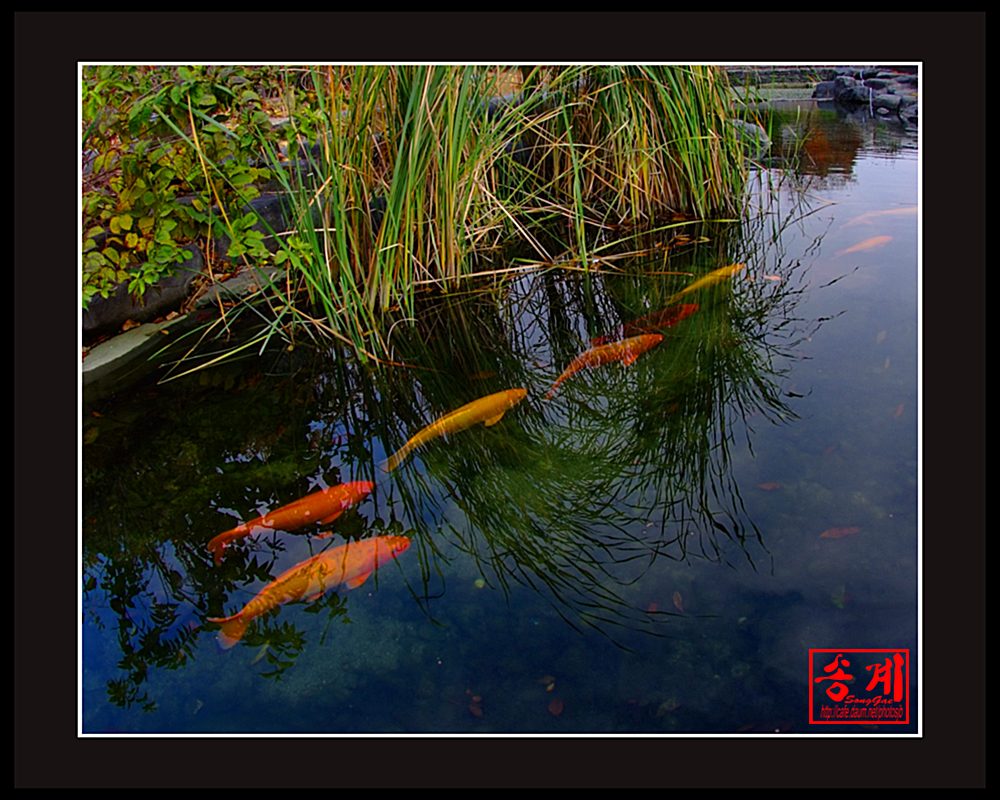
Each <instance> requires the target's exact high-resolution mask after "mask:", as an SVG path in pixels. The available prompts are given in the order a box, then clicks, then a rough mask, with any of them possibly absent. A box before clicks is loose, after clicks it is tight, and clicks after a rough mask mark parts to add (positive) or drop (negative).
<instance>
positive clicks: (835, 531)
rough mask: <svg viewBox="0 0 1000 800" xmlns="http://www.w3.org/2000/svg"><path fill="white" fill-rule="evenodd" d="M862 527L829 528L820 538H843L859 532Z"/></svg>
mask: <svg viewBox="0 0 1000 800" xmlns="http://www.w3.org/2000/svg"><path fill="white" fill-rule="evenodd" d="M860 530H861V528H829V529H827V530H825V531H823V533H821V534H820V537H819V538H820V539H843V538H844V537H845V536H850V535H851V534H852V533H857V532H858V531H860Z"/></svg>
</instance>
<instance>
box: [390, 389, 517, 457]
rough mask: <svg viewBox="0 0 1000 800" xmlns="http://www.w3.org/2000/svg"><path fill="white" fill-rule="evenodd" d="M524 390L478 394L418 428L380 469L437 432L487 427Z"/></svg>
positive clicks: (492, 423)
mask: <svg viewBox="0 0 1000 800" xmlns="http://www.w3.org/2000/svg"><path fill="white" fill-rule="evenodd" d="M527 393H528V390H527V389H507V390H506V391H503V392H497V393H496V394H491V395H487V396H486V397H480V398H479V399H478V400H473V401H472V402H471V403H466V404H465V405H464V406H462V407H461V408H456V409H455V410H454V411H451V412H449V413H447V414H445V415H444V416H443V417H441V418H440V419H437V420H435V421H434V422H432V423H431V424H430V425H428V426H427V427H426V428H423V429H422V430H420V431H418V432H417V433H416V435H415V436H413V438H412V439H410V440H409V441H408V442H407V443H406V444H404V445H403V446H402V447H400V448H399V450H397V451H396V452H395V453H393V454H392V455H391V456H390V457H389V458H388V459H386V462H385V464H383V465H382V469H384V470H385V471H386V472H392V471H393V470H394V469H396V467H398V466H399V465H400V464H402V463H403V459H405V458H406V456H407V455H409V453H410V451H411V450H415V449H416V448H418V447H420V446H421V445H423V444H425V443H427V442H429V441H430V440H431V439H435V438H437V437H438V436H444V435H446V434H449V433H454V432H455V431H464V430H465V429H466V428H471V427H472V426H473V425H475V424H476V423H477V422H482V423H484V424H485V425H486V426H487V427H489V426H490V425H495V424H496V423H498V422H499V421H500V418H501V417H502V416H503V415H504V414H505V413H507V409H509V408H512V407H514V406H515V405H517V404H518V403H520V402H521V401H522V400H523V399H524V396H525V395H526V394H527Z"/></svg>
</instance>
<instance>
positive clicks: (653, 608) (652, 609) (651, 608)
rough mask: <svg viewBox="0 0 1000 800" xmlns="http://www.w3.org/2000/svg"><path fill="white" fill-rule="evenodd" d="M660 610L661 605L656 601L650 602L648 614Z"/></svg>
mask: <svg viewBox="0 0 1000 800" xmlns="http://www.w3.org/2000/svg"><path fill="white" fill-rule="evenodd" d="M659 610H660V607H659V606H658V605H657V604H656V603H650V604H649V607H648V608H647V609H646V613H647V614H655V613H656V612H657V611H659Z"/></svg>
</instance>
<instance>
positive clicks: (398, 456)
mask: <svg viewBox="0 0 1000 800" xmlns="http://www.w3.org/2000/svg"><path fill="white" fill-rule="evenodd" d="M412 449H413V448H412V447H411V446H410V445H409V443H407V444H404V445H403V446H402V447H400V448H399V450H397V451H396V452H395V453H393V454H392V455H391V456H389V458H387V459H386V461H385V463H384V464H383V465H382V469H383V470H385V471H386V472H392V471H393V470H394V469H396V467H398V466H399V465H400V464H402V463H403V459H405V458H406V457H407V456H408V455H409V454H410V450H412Z"/></svg>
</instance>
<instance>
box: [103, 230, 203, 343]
mask: <svg viewBox="0 0 1000 800" xmlns="http://www.w3.org/2000/svg"><path fill="white" fill-rule="evenodd" d="M183 249H184V250H186V251H187V252H188V253H190V257H189V258H188V260H187V261H184V262H181V263H179V264H177V265H176V266H175V267H174V272H173V274H171V275H167V276H164V277H162V278H160V280H159V281H158V282H157V284H156V286H151V287H149V288H148V289H147V290H146V291H145V293H144V294H143V295H142V297H141V298H140V299H139V300H136V299H135V298H134V297H132V295H131V294H129V291H128V284H127V283H121V284H119V285H118V287H117V289H115V291H114V292H113V293H111V294H110V295H108V297H107V298H104V297H99V296H98V297H93V298H91V300H90V303H88V305H87V308H85V309H84V311H83V332H84V334H86V335H93V336H97V335H100V334H103V333H112V332H114V331H117V330H118V329H119V328H121V326H122V324H123V323H125V321H126V320H132V321H134V322H149V321H151V320H154V319H156V318H157V317H162V316H164V315H165V314H167V313H169V312H170V311H175V310H177V309H178V308H180V307H181V305H182V304H183V303H184V300H185V299H186V298H187V295H188V289H189V288H190V286H191V281H193V280H194V278H195V276H196V275H198V274H199V273H201V271H202V270H203V269H204V267H205V259H204V258H203V256H202V254H201V250H199V249H198V246H197V245H195V244H189V245H187V246H186V247H184V248H183Z"/></svg>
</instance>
